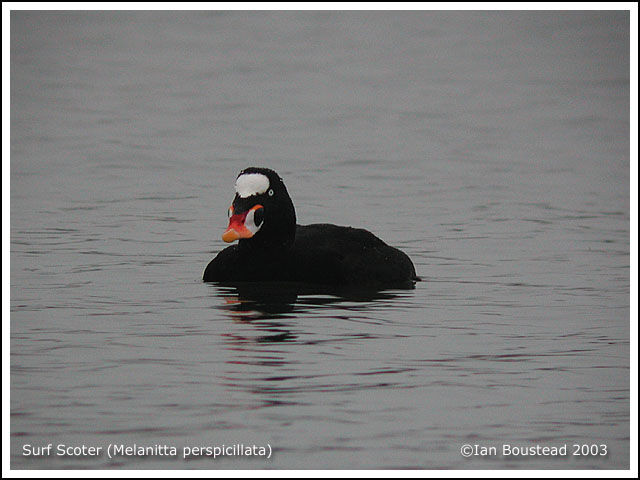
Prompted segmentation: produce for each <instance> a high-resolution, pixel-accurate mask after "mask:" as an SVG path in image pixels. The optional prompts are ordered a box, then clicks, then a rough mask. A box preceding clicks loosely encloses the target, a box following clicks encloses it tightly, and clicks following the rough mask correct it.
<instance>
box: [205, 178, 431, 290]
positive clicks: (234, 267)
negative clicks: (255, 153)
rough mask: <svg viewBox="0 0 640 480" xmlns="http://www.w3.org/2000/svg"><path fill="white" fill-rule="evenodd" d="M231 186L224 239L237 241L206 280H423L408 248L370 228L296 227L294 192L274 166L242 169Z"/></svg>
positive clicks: (384, 283)
mask: <svg viewBox="0 0 640 480" xmlns="http://www.w3.org/2000/svg"><path fill="white" fill-rule="evenodd" d="M235 190H236V195H235V198H234V199H233V203H232V204H231V206H230V207H229V212H228V213H229V226H228V227H227V229H226V231H225V232H224V233H223V234H222V239H223V240H224V241H225V242H228V243H229V242H233V241H235V240H239V241H238V243H237V244H236V245H232V246H230V247H227V248H225V249H224V250H222V251H221V252H220V253H219V254H218V255H217V256H216V257H215V258H214V259H213V260H211V262H210V263H209V265H207V268H206V269H205V271H204V276H203V280H204V281H205V282H260V281H282V282H301V283H306V284H322V285H331V286H354V287H378V288H412V287H413V285H414V283H415V282H416V281H418V280H420V278H419V277H417V276H416V271H415V268H414V266H413V263H412V262H411V260H410V259H409V257H408V256H407V255H406V254H405V253H403V252H401V251H400V250H398V249H397V248H394V247H390V246H389V245H387V244H386V243H384V242H383V241H382V240H380V239H379V238H378V237H376V236H375V235H374V234H372V233H371V232H368V231H367V230H363V229H360V228H352V227H340V226H337V225H331V224H327V223H319V224H312V225H297V224H296V212H295V209H294V207H293V202H292V201H291V197H289V193H288V192H287V188H286V187H285V185H284V183H283V182H282V179H281V178H280V176H279V175H278V174H277V173H276V172H274V171H273V170H270V169H268V168H257V167H251V168H247V169H245V170H243V171H242V172H240V174H239V175H238V177H237V179H236V185H235Z"/></svg>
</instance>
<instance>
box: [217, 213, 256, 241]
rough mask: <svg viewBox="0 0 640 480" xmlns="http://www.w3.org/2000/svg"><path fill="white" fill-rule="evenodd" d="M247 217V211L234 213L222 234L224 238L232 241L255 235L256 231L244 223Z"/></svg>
mask: <svg viewBox="0 0 640 480" xmlns="http://www.w3.org/2000/svg"><path fill="white" fill-rule="evenodd" d="M246 217H247V213H246V212H245V213H244V214H239V215H232V216H231V218H230V219H229V226H228V227H227V229H226V230H225V232H224V233H223V234H222V240H224V241H225V242H227V243H231V242H235V241H236V240H240V239H241V238H251V237H253V235H254V233H253V232H252V231H251V230H249V229H248V228H247V227H246V226H245V225H244V221H245V219H246Z"/></svg>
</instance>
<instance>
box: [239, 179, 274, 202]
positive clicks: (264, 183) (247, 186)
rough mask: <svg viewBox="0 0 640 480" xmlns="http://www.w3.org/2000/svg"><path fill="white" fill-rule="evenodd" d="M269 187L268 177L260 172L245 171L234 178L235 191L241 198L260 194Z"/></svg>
mask: <svg viewBox="0 0 640 480" xmlns="http://www.w3.org/2000/svg"><path fill="white" fill-rule="evenodd" d="M268 188H269V179H268V178H267V176H266V175H263V174H261V173H245V174H244V175H240V176H239V177H238V179H237V180H236V192H237V193H238V195H240V196H241V197H242V198H246V197H250V196H251V195H260V194H261V193H264V192H266V191H267V189H268Z"/></svg>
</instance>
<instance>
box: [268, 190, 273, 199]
mask: <svg viewBox="0 0 640 480" xmlns="http://www.w3.org/2000/svg"><path fill="white" fill-rule="evenodd" d="M269 196H270V197H273V189H271V188H270V189H269Z"/></svg>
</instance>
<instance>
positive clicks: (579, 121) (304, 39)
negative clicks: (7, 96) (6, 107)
mask: <svg viewBox="0 0 640 480" xmlns="http://www.w3.org/2000/svg"><path fill="white" fill-rule="evenodd" d="M251 165H261V166H267V167H270V168H273V169H275V170H276V171H278V172H279V173H280V175H281V176H282V177H283V178H284V181H285V183H286V185H287V188H288V190H289V192H290V194H291V196H292V198H293V201H294V204H295V205H296V209H297V215H298V221H299V223H302V224H307V223H317V222H331V223H336V224H340V225H352V226H356V227H365V228H367V229H369V230H371V231H372V232H374V233H375V234H376V235H378V236H379V237H381V238H382V239H384V240H385V241H387V242H388V243H389V244H391V245H394V246H396V247H398V248H401V249H402V250H403V251H405V252H406V253H407V254H408V255H409V256H410V257H411V258H412V259H413V261H414V263H415V264H416V269H417V271H418V274H419V275H421V276H422V278H423V279H424V281H423V282H420V283H418V284H417V285H416V288H415V289H414V290H391V291H384V292H378V293H376V294H369V295H352V294H350V295H335V294H331V293H327V292H319V293H314V292H298V291H290V290H287V289H284V290H280V289H278V288H271V289H270V288H265V287H256V286H252V287H248V288H245V289H234V288H229V287H222V286H217V285H212V284H205V283H202V281H201V275H202V272H203V270H204V268H205V266H206V265H207V263H208V262H209V261H210V260H211V258H212V257H213V256H214V255H215V253H217V252H218V251H219V250H220V249H222V248H223V247H224V246H225V245H224V244H223V242H222V240H221V239H220V235H221V234H222V232H223V230H224V228H225V226H226V210H227V208H228V206H229V204H230V202H231V200H232V198H233V182H234V180H235V176H236V175H237V173H238V172H239V171H240V170H241V169H242V168H245V167H247V166H251ZM11 439H12V442H11V453H12V459H11V465H12V468H18V469H38V468H136V469H137V468H149V469H152V468H153V469H157V468H160V469H162V468H234V469H235V468H243V469H244V468H357V469H360V468H456V469H468V468H518V469H520V468H523V469H537V468H560V469H563V468H571V469H575V468H588V469H591V468H597V469H621V468H628V467H629V16H628V14H625V13H616V12H585V13H581V12H573V13H572V12H552V13H545V12H537V13H531V12H529V13H523V12H511V13H501V12H484V13H482V12H457V13H448V12H435V13H433V12H394V13H389V12H350V13H344V12H342V13H332V12H304V13H297V12H276V13H274V12H260V13H247V12H233V13H224V12H179V13H165V12H108V13H105V12H72V13H60V12H56V13H51V12H50V13H42V12H12V14H11ZM49 443H51V444H53V445H60V444H64V445H83V444H84V445H88V446H103V447H106V446H107V445H109V444H124V445H134V444H136V445H143V446H153V445H172V446H176V447H179V448H181V447H182V446H198V445H202V446H210V445H221V444H226V445H231V444H235V443H242V444H247V445H248V444H256V445H261V446H264V445H269V446H270V447H271V448H272V451H273V454H272V456H271V458H270V459H264V458H259V457H253V458H250V457H246V456H245V457H236V458H233V457H225V458H217V459H215V460H214V459H212V458H210V457H201V458H199V459H193V460H182V459H181V458H179V457H178V458H167V457H160V456H157V455H150V456H147V457H140V456H128V457H125V456H120V457H118V458H115V459H109V458H107V457H106V456H105V455H101V456H96V457H87V456H85V457H58V456H53V455H52V456H41V457H38V458H34V457H27V456H25V455H23V450H22V449H23V445H25V444H30V445H34V446H46V445H47V444H49ZM574 443H576V444H588V445H591V444H598V445H600V444H605V445H607V448H608V455H607V456H606V457H598V456H595V457H592V456H589V457H574V456H565V457H551V458H534V457H519V458H505V457H504V456H501V455H497V456H488V457H481V456H472V457H471V458H464V457H463V456H462V455H461V454H460V448H461V447H462V446H463V445H465V444H470V445H480V446H485V447H490V446H497V447H500V446H502V445H503V444H511V445H518V446H533V445H537V444H540V445H545V446H559V445H562V444H569V445H572V444H574Z"/></svg>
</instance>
